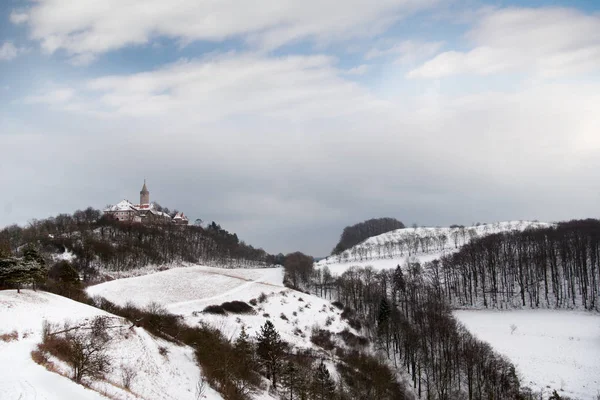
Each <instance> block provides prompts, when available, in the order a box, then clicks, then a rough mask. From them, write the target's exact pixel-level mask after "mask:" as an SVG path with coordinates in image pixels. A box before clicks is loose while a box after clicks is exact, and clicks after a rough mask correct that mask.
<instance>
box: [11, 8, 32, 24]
mask: <svg viewBox="0 0 600 400" xmlns="http://www.w3.org/2000/svg"><path fill="white" fill-rule="evenodd" d="M28 20H29V15H28V14H27V13H26V12H18V11H13V12H11V13H10V22H12V23H13V24H15V25H19V24H22V23H24V22H27V21H28Z"/></svg>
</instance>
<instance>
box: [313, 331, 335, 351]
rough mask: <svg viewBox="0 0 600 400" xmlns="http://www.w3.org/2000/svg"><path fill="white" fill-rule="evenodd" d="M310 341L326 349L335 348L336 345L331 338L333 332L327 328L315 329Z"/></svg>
mask: <svg viewBox="0 0 600 400" xmlns="http://www.w3.org/2000/svg"><path fill="white" fill-rule="evenodd" d="M310 341H311V342H312V343H314V344H315V345H317V346H319V347H321V348H323V349H325V350H333V348H334V347H335V344H334V343H333V341H332V340H331V332H329V331H327V330H325V329H313V331H312V334H311V335H310Z"/></svg>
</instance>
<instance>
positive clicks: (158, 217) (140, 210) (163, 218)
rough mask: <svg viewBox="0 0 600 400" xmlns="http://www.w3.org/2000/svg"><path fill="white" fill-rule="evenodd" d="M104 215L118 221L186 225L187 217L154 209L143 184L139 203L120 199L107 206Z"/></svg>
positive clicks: (180, 213) (179, 213)
mask: <svg viewBox="0 0 600 400" xmlns="http://www.w3.org/2000/svg"><path fill="white" fill-rule="evenodd" d="M104 215H108V216H111V217H113V218H114V219H116V220H118V221H124V222H134V223H154V224H156V223H163V224H165V223H173V224H177V225H187V224H188V223H189V221H188V219H187V217H186V216H185V215H184V214H183V213H182V212H178V213H177V214H175V215H174V216H173V217H172V218H171V216H170V215H169V214H167V213H164V212H162V211H159V210H157V209H156V207H155V205H154V204H152V203H150V191H149V190H148V188H147V187H146V180H145V179H144V186H142V190H141V191H140V203H139V204H132V203H131V202H130V201H129V200H122V201H121V202H119V203H118V204H116V205H114V206H109V207H107V208H106V209H105V210H104Z"/></svg>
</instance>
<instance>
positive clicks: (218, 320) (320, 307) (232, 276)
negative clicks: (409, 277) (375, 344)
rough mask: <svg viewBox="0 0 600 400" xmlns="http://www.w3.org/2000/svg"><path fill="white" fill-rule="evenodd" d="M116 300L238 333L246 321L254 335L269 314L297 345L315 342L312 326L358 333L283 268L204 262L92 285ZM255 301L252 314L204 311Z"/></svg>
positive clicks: (92, 290) (229, 333) (94, 290)
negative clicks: (292, 284) (292, 283)
mask: <svg viewBox="0 0 600 400" xmlns="http://www.w3.org/2000/svg"><path fill="white" fill-rule="evenodd" d="M87 291H88V294H89V295H90V296H100V297H104V298H106V299H107V300H110V301H112V302H114V303H116V304H120V305H124V304H126V303H127V302H131V303H133V304H135V305H137V306H140V307H144V306H146V305H148V304H150V303H153V302H154V303H158V304H160V305H162V306H164V307H165V308H166V309H167V310H168V311H170V312H172V313H174V314H177V315H181V316H183V317H184V318H185V321H186V322H187V323H188V324H189V325H191V326H194V325H196V324H198V323H199V322H206V323H209V324H211V325H212V326H214V327H217V328H218V329H219V330H220V331H221V332H223V333H224V334H225V335H226V336H227V337H235V336H237V335H238V334H239V332H240V330H241V327H242V325H243V326H245V328H246V331H247V332H248V334H250V335H251V336H252V335H254V334H256V333H257V332H258V331H259V330H260V327H261V326H262V325H263V324H264V323H265V322H266V321H267V320H270V321H271V322H272V323H273V324H274V325H275V328H276V329H277V330H278V331H279V333H280V334H281V337H282V338H283V339H284V340H285V341H287V342H289V343H291V344H293V345H294V346H297V347H302V348H314V345H313V344H312V343H311V341H310V337H311V331H312V329H313V327H315V328H316V327H320V328H324V329H328V330H330V331H332V332H333V333H334V334H335V333H339V332H341V331H343V330H345V329H347V330H348V331H350V332H352V333H354V334H358V332H357V331H355V330H354V329H352V328H351V327H350V326H349V325H348V323H347V322H346V321H345V320H343V319H342V318H341V310H339V309H337V308H335V307H333V306H332V305H331V303H330V302H329V301H327V300H325V299H322V298H320V297H317V296H313V295H309V294H306V293H301V292H298V291H295V290H291V289H288V288H286V287H284V286H283V269H281V268H264V269H221V268H212V267H205V266H196V267H187V268H174V269H170V270H167V271H163V272H157V273H155V274H150V275H145V276H140V277H134V278H126V279H118V280H114V281H111V282H105V283H102V284H99V285H96V286H92V287H89V288H88V289H87ZM251 300H252V302H253V303H256V306H255V307H254V309H255V312H254V313H252V314H239V315H238V314H232V315H218V314H210V313H203V312H202V311H203V310H204V308H205V307H207V306H209V305H219V304H221V303H223V302H227V301H244V302H250V301H251Z"/></svg>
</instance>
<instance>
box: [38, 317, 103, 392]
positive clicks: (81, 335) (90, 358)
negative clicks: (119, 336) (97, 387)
mask: <svg viewBox="0 0 600 400" xmlns="http://www.w3.org/2000/svg"><path fill="white" fill-rule="evenodd" d="M107 327H108V324H107V317H104V316H98V317H95V318H94V319H93V320H92V322H91V324H90V326H85V327H70V326H68V325H66V326H65V328H64V329H63V330H62V331H59V332H51V331H50V330H49V329H50V325H48V324H47V323H44V325H43V339H42V340H43V341H42V343H41V344H40V345H38V350H39V351H42V352H47V353H49V354H51V355H53V356H55V357H56V358H58V359H60V360H62V361H64V362H66V363H67V364H68V365H69V366H70V367H71V368H72V379H73V380H74V381H75V382H78V383H80V382H81V381H82V380H83V379H84V378H87V377H90V378H101V377H102V376H103V375H104V373H105V372H107V371H108V370H109V368H110V362H111V360H110V359H109V357H108V355H107V354H106V350H107V347H108V343H109V341H110V337H109V336H108V333H107Z"/></svg>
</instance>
